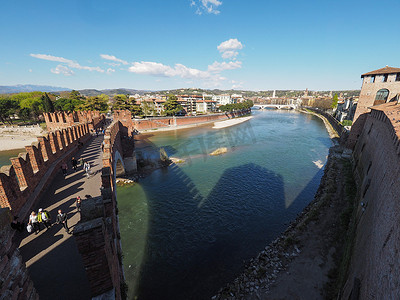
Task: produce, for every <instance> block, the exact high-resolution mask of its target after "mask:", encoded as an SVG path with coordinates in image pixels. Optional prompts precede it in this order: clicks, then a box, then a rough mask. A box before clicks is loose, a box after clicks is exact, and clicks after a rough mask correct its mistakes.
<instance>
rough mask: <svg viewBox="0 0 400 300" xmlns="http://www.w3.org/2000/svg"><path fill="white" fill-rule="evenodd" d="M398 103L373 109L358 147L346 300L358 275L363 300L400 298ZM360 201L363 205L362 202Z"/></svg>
mask: <svg viewBox="0 0 400 300" xmlns="http://www.w3.org/2000/svg"><path fill="white" fill-rule="evenodd" d="M399 124H400V105H399V104H397V103H393V102H392V103H386V104H383V105H379V106H375V107H372V111H371V113H370V114H369V115H366V119H365V123H364V126H363V128H362V130H361V132H360V136H359V138H358V140H357V143H356V145H355V148H354V154H353V158H354V165H355V175H356V180H357V182H358V186H359V194H360V195H359V197H360V199H359V203H358V204H359V205H358V207H357V232H356V240H355V245H354V251H353V255H352V261H351V267H350V272H349V277H348V283H347V285H346V288H345V291H344V294H343V299H347V298H348V296H349V295H350V293H351V289H352V287H353V281H354V278H358V279H360V281H361V288H360V297H359V299H400V289H399V286H400V268H399V263H400V261H399V252H400V244H399V240H400V231H399V228H400V219H399V216H400V201H399V190H400V180H399V178H400V155H399V154H400V142H399V138H400V128H399ZM361 203H362V205H361Z"/></svg>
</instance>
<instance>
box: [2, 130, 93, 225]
mask: <svg viewBox="0 0 400 300" xmlns="http://www.w3.org/2000/svg"><path fill="white" fill-rule="evenodd" d="M89 137H90V133H89V126H88V124H78V125H74V126H72V127H70V128H67V129H65V128H64V129H62V130H61V131H60V130H55V131H54V132H50V133H49V134H47V135H46V136H42V137H39V138H38V141H37V142H35V143H32V144H31V145H30V146H26V147H25V149H26V152H23V153H20V154H19V155H18V157H14V158H11V159H10V161H11V165H8V166H3V167H2V168H1V169H0V207H8V208H10V209H11V210H12V213H13V214H14V215H18V214H19V213H20V211H21V208H22V207H23V206H24V205H25V203H26V202H27V200H28V198H29V197H30V196H31V195H32V194H33V193H34V191H35V189H36V187H37V185H38V183H39V181H40V180H41V179H42V177H43V175H44V174H45V173H46V172H47V170H48V169H49V168H50V166H52V165H53V163H54V162H55V161H56V160H57V159H58V158H59V157H60V156H62V155H64V154H65V153H67V152H69V151H71V150H73V149H77V142H78V140H80V141H81V142H85V141H86V140H87V139H88V138H89ZM58 168H59V166H56V168H55V171H56V172H58V171H59V170H58ZM39 195H40V193H39V194H37V198H38V197H39ZM31 205H33V203H31ZM20 217H21V218H22V217H25V216H20Z"/></svg>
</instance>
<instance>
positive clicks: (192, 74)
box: [128, 61, 211, 79]
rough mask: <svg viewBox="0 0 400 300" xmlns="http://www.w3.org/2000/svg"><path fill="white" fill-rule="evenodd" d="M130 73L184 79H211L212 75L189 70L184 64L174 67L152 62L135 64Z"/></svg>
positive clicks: (130, 68)
mask: <svg viewBox="0 0 400 300" xmlns="http://www.w3.org/2000/svg"><path fill="white" fill-rule="evenodd" d="M128 71H129V72H132V73H136V74H147V75H154V76H163V77H175V76H178V77H182V78H203V79H204V78H210V77H211V74H209V73H208V72H205V71H201V70H198V69H193V68H188V67H186V66H184V65H182V64H175V66H174V67H171V66H167V65H164V64H162V63H157V62H152V61H141V62H134V63H133V65H132V66H131V67H129V69H128Z"/></svg>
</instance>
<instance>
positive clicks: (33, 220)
mask: <svg viewBox="0 0 400 300" xmlns="http://www.w3.org/2000/svg"><path fill="white" fill-rule="evenodd" d="M29 224H31V225H32V227H33V230H34V231H35V234H38V233H39V232H40V225H39V220H38V216H37V214H36V213H35V212H34V211H33V212H31V215H30V216H29Z"/></svg>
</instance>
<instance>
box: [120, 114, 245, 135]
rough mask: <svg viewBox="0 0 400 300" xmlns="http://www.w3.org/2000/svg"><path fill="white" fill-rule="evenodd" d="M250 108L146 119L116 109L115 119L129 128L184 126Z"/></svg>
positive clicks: (232, 115) (233, 116) (222, 118)
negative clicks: (138, 118) (133, 116)
mask: <svg viewBox="0 0 400 300" xmlns="http://www.w3.org/2000/svg"><path fill="white" fill-rule="evenodd" d="M249 113H250V110H243V111H237V112H231V113H219V114H210V115H200V116H190V117H176V118H174V117H161V118H151V119H144V120H136V119H135V120H134V119H132V115H131V113H130V112H129V111H115V112H114V120H118V121H120V122H121V123H122V124H123V126H125V127H127V128H129V130H131V131H132V130H134V129H135V130H138V131H141V130H148V129H155V128H163V127H171V126H183V125H194V124H202V123H207V122H216V121H220V120H226V119H231V118H235V117H239V116H243V115H246V114H249Z"/></svg>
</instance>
